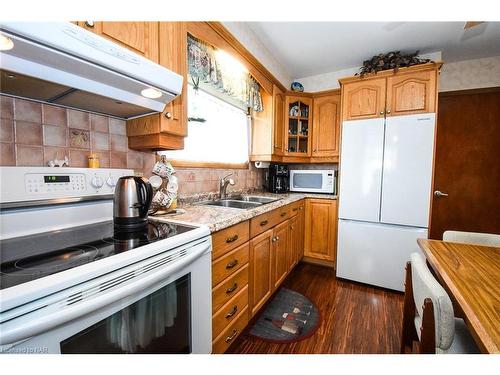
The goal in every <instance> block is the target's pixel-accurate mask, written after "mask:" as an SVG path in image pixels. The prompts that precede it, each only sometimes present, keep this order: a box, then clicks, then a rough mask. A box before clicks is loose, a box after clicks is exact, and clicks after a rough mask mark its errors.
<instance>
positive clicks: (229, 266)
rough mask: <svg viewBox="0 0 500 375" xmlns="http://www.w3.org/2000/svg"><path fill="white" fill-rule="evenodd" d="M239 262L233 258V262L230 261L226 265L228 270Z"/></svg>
mask: <svg viewBox="0 0 500 375" xmlns="http://www.w3.org/2000/svg"><path fill="white" fill-rule="evenodd" d="M237 264H238V259H235V260H233V261H232V262H230V263H228V264H227V265H226V270H230V269H231V268H234V267H235V266H236V265H237Z"/></svg>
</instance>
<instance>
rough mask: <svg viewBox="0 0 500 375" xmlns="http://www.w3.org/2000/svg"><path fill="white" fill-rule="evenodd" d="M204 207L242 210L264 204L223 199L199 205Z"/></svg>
mask: <svg viewBox="0 0 500 375" xmlns="http://www.w3.org/2000/svg"><path fill="white" fill-rule="evenodd" d="M198 204H200V205H202V206H219V207H230V208H240V209H249V208H254V207H259V206H262V203H258V202H246V201H241V200H233V199H222V200H218V201H206V202H200V203H198Z"/></svg>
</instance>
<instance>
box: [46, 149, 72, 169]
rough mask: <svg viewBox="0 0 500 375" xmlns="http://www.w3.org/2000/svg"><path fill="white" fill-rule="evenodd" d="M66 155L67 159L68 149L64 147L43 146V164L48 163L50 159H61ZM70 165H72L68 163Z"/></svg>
mask: <svg viewBox="0 0 500 375" xmlns="http://www.w3.org/2000/svg"><path fill="white" fill-rule="evenodd" d="M65 156H67V157H68V159H69V149H67V148H64V147H50V146H49V147H44V148H43V164H44V165H48V162H49V161H50V160H54V159H58V160H62V159H64V157H65ZM70 166H72V165H71V164H70Z"/></svg>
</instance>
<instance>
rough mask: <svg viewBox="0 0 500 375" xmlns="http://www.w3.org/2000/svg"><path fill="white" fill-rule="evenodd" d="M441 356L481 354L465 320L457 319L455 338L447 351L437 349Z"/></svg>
mask: <svg viewBox="0 0 500 375" xmlns="http://www.w3.org/2000/svg"><path fill="white" fill-rule="evenodd" d="M436 353H440V354H479V353H481V352H480V350H479V348H478V347H477V345H476V342H475V341H474V339H473V338H472V335H471V334H470V332H469V329H468V328H467V325H466V324H465V322H464V320H463V319H460V318H455V337H454V338H453V342H452V343H451V346H450V347H449V348H448V349H447V350H441V349H438V348H436Z"/></svg>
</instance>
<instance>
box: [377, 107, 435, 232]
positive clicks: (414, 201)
mask: <svg viewBox="0 0 500 375" xmlns="http://www.w3.org/2000/svg"><path fill="white" fill-rule="evenodd" d="M434 128H435V114H434V113H427V114H419V115H410V116H395V117H389V118H387V120H386V124H385V149H384V168H383V177H382V202H381V209H380V221H381V222H382V223H389V224H399V225H410V226H416V227H424V228H427V226H428V222H429V204H430V198H431V181H432V157H433V150H434Z"/></svg>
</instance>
